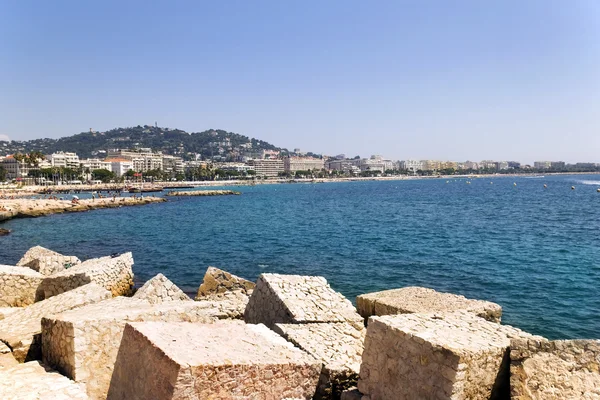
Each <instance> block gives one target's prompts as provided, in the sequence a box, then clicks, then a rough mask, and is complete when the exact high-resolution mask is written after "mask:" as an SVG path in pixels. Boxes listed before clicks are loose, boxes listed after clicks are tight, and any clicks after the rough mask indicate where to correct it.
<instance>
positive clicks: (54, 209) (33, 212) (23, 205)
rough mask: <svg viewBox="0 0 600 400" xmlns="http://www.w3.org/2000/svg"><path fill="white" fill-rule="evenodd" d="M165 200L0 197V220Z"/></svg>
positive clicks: (163, 200)
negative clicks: (76, 199)
mask: <svg viewBox="0 0 600 400" xmlns="http://www.w3.org/2000/svg"><path fill="white" fill-rule="evenodd" d="M165 201H166V199H164V198H161V197H111V198H101V199H85V200H79V201H77V202H76V203H73V202H72V200H53V199H23V198H14V199H12V198H11V199H0V222H2V221H6V220H9V219H13V218H27V217H41V216H44V215H50V214H60V213H66V212H82V211H89V210H95V209H100V208H117V207H125V206H139V205H145V204H152V203H162V202H165Z"/></svg>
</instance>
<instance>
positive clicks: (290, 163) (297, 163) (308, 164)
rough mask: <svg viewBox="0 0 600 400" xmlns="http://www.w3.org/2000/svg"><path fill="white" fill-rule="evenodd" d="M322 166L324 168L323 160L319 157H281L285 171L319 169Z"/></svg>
mask: <svg viewBox="0 0 600 400" xmlns="http://www.w3.org/2000/svg"><path fill="white" fill-rule="evenodd" d="M323 168H325V161H323V160H322V159H320V158H312V157H286V158H284V159H283V169H284V171H285V172H291V173H295V172H297V171H308V170H311V171H320V170H322V169H323Z"/></svg>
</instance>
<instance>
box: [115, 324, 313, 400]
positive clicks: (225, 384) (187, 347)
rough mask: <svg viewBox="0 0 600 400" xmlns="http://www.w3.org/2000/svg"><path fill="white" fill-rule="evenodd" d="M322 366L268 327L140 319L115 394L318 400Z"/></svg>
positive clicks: (124, 348)
mask: <svg viewBox="0 0 600 400" xmlns="http://www.w3.org/2000/svg"><path fill="white" fill-rule="evenodd" d="M320 371H321V364H320V362H318V361H317V360H315V359H314V358H312V357H311V356H309V355H307V354H306V353H304V352H302V351H301V350H299V349H296V348H294V346H293V345H291V344H290V343H288V342H286V341H285V340H284V339H283V338H281V337H280V336H278V335H277V334H276V333H274V332H272V331H270V330H269V329H268V328H266V327H265V326H264V325H249V324H244V323H241V322H228V323H216V324H189V323H188V324H186V323H179V324H172V323H154V322H150V323H133V324H128V325H127V327H126V328H125V334H124V336H123V341H122V343H121V347H120V349H119V356H118V361H117V364H116V366H115V371H114V374H113V378H112V382H111V384H110V391H109V394H108V399H109V400H117V399H119V400H120V399H128V400H137V399H139V400H145V399H153V400H167V399H169V400H171V399H172V400H175V399H257V400H280V399H286V398H294V399H311V398H312V396H313V395H314V393H315V389H316V387H317V381H318V379H319V373H320Z"/></svg>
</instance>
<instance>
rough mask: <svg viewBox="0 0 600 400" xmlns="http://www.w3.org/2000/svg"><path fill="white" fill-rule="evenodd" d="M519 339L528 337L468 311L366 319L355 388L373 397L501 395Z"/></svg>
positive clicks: (506, 388)
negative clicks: (512, 345) (514, 340)
mask: <svg viewBox="0 0 600 400" xmlns="http://www.w3.org/2000/svg"><path fill="white" fill-rule="evenodd" d="M519 337H533V336H531V335H529V334H527V333H525V332H522V331H520V330H518V329H516V328H513V327H510V326H503V325H499V324H496V323H493V322H489V321H486V320H484V319H483V318H479V317H477V316H475V315H473V314H471V313H468V312H454V313H447V314H402V315H393V316H392V315H390V316H384V317H371V318H370V319H369V327H368V329H367V337H366V339H365V350H364V352H363V357H362V364H361V367H360V378H359V380H358V390H359V391H360V392H361V393H363V394H365V395H368V396H370V398H371V399H372V400H375V399H381V400H384V399H394V400H402V399H440V400H441V399H452V400H459V399H461V400H462V399H464V400H467V399H468V400H480V399H481V400H483V399H486V400H487V399H490V398H506V396H507V395H508V391H509V382H508V379H509V363H510V359H509V346H510V339H511V338H519ZM494 396H499V397H494Z"/></svg>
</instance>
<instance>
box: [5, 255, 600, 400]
mask: <svg viewBox="0 0 600 400" xmlns="http://www.w3.org/2000/svg"><path fill="white" fill-rule="evenodd" d="M38 250H39V249H38ZM38 253H39V254H47V252H46V251H35V250H32V251H31V254H38ZM52 257H53V258H52V260H54V259H55V258H56V256H55V255H52ZM41 259H42V260H43V259H44V258H43V257H42V258H41ZM124 259H128V257H124ZM107 261H108V262H107ZM26 264H29V263H26ZM116 264H119V263H118V262H115V263H111V262H110V258H101V259H98V260H96V261H95V262H90V260H88V261H85V262H83V263H81V264H79V265H77V266H74V267H71V268H66V269H65V270H64V271H61V272H59V273H55V274H53V275H50V276H48V277H45V276H44V275H42V274H39V273H38V272H36V271H33V270H31V269H30V268H28V267H12V268H20V269H21V270H22V271H25V270H29V271H31V272H33V273H36V274H39V275H40V276H41V277H42V279H43V280H45V279H48V278H52V277H55V276H56V275H61V274H64V273H66V272H68V271H70V270H75V269H77V268H80V269H81V266H85V265H87V267H86V268H84V269H88V268H89V269H90V270H93V271H95V272H94V273H93V274H90V275H88V277H89V278H90V283H87V284H85V285H83V286H76V285H70V284H69V285H65V286H61V287H62V289H61V290H63V291H62V292H61V293H53V294H52V295H51V296H49V297H48V298H45V299H44V300H38V301H37V302H35V303H34V304H31V305H27V306H24V307H22V308H17V307H13V308H14V310H12V308H11V309H9V310H11V311H6V310H7V309H6V308H2V309H0V312H1V313H2V314H3V316H4V319H2V320H0V398H1V399H7V400H17V399H18V400H20V399H30V398H31V399H38V398H44V399H49V400H52V399H66V398H81V399H98V400H100V399H101V400H104V399H107V398H108V399H192V398H193V399H205V398H206V399H208V398H219V399H232V400H233V399H265V400H281V399H284V398H288V399H291V398H293V399H335V400H337V399H342V400H359V399H360V400H380V399H382V400H386V399H390V400H402V399H434V398H435V399H448V400H450V399H452V400H458V399H460V400H479V399H515V400H516V399H518V400H533V399H540V400H541V399H598V398H600V372H599V367H598V366H599V364H600V362H599V360H600V358H599V357H600V345H599V344H598V343H599V342H598V341H593V340H581V341H548V340H546V339H544V338H541V337H537V336H532V335H530V334H528V333H526V332H522V331H520V330H518V329H516V328H513V327H510V326H506V325H501V324H500V323H498V322H494V321H497V320H499V316H500V315H499V313H498V312H496V311H498V310H497V308H496V307H491V306H490V305H489V304H487V305H486V306H485V307H484V308H483V309H484V310H487V309H490V310H496V311H495V312H493V313H491V314H490V313H488V312H484V313H482V312H480V311H481V308H480V307H479V306H481V305H482V304H483V303H481V304H479V306H478V307H474V306H473V305H474V304H476V303H473V302H474V301H475V300H469V299H465V298H463V297H461V296H455V297H452V298H451V297H448V296H453V295H450V294H447V293H446V294H441V296H442V297H440V294H439V293H437V292H433V291H431V290H428V289H424V288H405V289H406V290H399V291H397V292H395V295H394V297H393V299H394V300H393V302H392V303H393V305H394V307H395V308H394V310H402V311H393V312H391V313H390V314H389V315H383V316H375V315H371V316H370V317H369V321H368V324H366V325H367V328H365V321H364V319H363V318H362V317H361V316H360V315H359V314H358V312H357V310H356V309H355V308H354V307H353V305H352V303H350V302H349V301H348V300H347V299H346V298H344V297H343V296H342V295H341V294H340V293H337V292H336V291H334V290H333V289H332V288H331V287H330V286H329V284H328V283H327V281H326V280H325V279H324V278H322V277H311V276H298V275H278V274H263V275H261V276H260V277H259V278H258V281H257V282H256V286H254V284H253V283H252V282H249V281H246V280H244V279H243V278H240V277H236V276H235V275H231V274H229V273H227V272H226V271H223V270H219V269H217V268H213V267H210V268H208V270H207V271H206V275H205V277H204V281H203V282H202V285H201V286H200V288H199V290H198V296H197V301H192V300H191V299H190V298H189V297H188V296H186V295H185V293H183V292H182V291H181V290H180V289H179V288H177V286H176V285H175V284H173V282H171V281H170V280H169V279H168V278H166V277H165V276H163V275H162V274H159V275H157V276H156V277H154V278H152V279H151V280H149V281H148V282H146V284H145V285H144V286H143V287H142V288H140V289H139V290H138V291H137V292H136V293H135V295H134V297H133V298H131V297H125V296H123V295H122V293H118V292H113V291H112V289H111V288H110V287H109V286H110V285H104V284H103V282H113V281H114V280H112V279H109V280H104V278H99V277H106V276H113V273H112V272H110V271H114V270H115V265H116ZM103 269H105V270H106V271H107V272H106V273H104V274H101V273H99V272H98V271H99V270H103ZM116 270H119V268H116ZM78 273H79V272H78ZM96 274H97V275H96ZM61 276H62V275H61ZM114 276H119V274H117V275H114ZM62 279H63V280H65V281H67V282H68V281H69V278H66V277H64V276H63V278H62ZM117 281H119V280H118V279H117ZM11 282H12V283H11V284H12V285H16V283H15V282H14V281H11ZM57 282H58V281H57ZM25 291H27V290H25ZM28 293H30V291H29V292H28ZM44 293H45V292H44ZM127 294H128V295H129V294H130V292H128V293H127ZM399 294H400V295H399ZM424 294H425V295H424ZM364 297H365V296H363V298H364ZM367 297H370V298H378V299H382V298H385V297H389V293H387V294H386V295H385V296H376V295H375V296H374V295H372V294H371V295H369V296H367ZM439 298H443V299H445V301H444V302H442V303H444V304H446V307H441V305H440V302H439V301H433V300H435V299H439ZM490 304H493V303H490ZM376 306H377V305H376V304H375V306H374V307H376ZM361 307H362V306H361ZM369 307H371V306H369ZM490 307H491V308H490ZM369 309H370V308H369ZM386 310H387V309H386ZM388 311H389V310H388ZM386 312H387V311H386ZM490 315H492V316H494V317H493V318H490ZM486 319H491V320H492V321H490V320H486ZM23 362H25V363H24V364H23ZM353 385H357V386H358V388H354V387H353Z"/></svg>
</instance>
